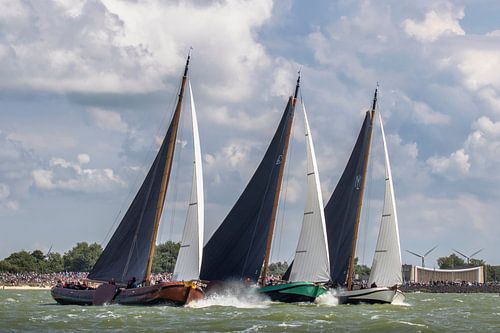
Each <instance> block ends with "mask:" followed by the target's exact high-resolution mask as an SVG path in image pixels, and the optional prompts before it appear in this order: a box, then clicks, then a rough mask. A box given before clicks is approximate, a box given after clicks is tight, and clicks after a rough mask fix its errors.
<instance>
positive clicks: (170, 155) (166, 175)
mask: <svg viewBox="0 0 500 333" xmlns="http://www.w3.org/2000/svg"><path fill="white" fill-rule="evenodd" d="M190 59H191V52H189V54H188V57H187V60H186V67H185V68H184V75H183V76H182V81H181V89H180V91H179V97H178V99H177V105H176V107H175V112H174V116H173V118H172V125H171V126H172V136H171V138H170V142H169V143H168V147H167V157H166V159H167V162H166V163H165V169H164V170H163V177H162V180H161V188H160V196H159V198H158V203H157V204H156V214H155V224H154V226H153V235H152V237H151V244H150V245H149V255H148V264H147V266H146V275H145V277H144V280H145V281H146V285H149V284H150V278H151V269H152V267H153V258H154V254H155V248H156V237H157V236H158V227H159V225H160V218H161V213H162V212H163V204H164V202H165V195H166V193H167V187H168V181H169V179H170V171H171V170H172V162H173V159H174V150H175V141H176V138H177V127H178V126H179V119H180V116H181V109H182V99H183V97H184V88H185V86H186V81H187V73H188V67H189V60H190Z"/></svg>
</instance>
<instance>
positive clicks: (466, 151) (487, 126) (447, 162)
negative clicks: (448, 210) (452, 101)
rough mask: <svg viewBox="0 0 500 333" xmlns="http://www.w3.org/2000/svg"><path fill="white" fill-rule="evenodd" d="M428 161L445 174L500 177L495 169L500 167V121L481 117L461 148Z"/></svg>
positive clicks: (477, 177)
mask: <svg viewBox="0 0 500 333" xmlns="http://www.w3.org/2000/svg"><path fill="white" fill-rule="evenodd" d="M427 164H428V165H429V166H430V167H431V169H432V172H433V173H436V174H440V175H443V176H444V177H446V178H451V179H455V178H456V177H463V176H471V177H474V178H475V179H482V180H485V181H488V182H491V180H492V179H500V177H499V176H497V172H496V171H497V170H498V168H500V122H494V121H492V120H491V119H490V118H488V117H485V116H483V117H480V118H479V119H478V120H476V121H475V122H474V123H473V125H472V132H471V133H470V134H469V135H468V137H467V139H466V140H465V142H464V143H463V147H462V148H460V149H458V150H457V151H455V152H453V153H451V154H450V155H449V156H447V157H443V156H434V157H431V158H429V159H428V160H427Z"/></svg>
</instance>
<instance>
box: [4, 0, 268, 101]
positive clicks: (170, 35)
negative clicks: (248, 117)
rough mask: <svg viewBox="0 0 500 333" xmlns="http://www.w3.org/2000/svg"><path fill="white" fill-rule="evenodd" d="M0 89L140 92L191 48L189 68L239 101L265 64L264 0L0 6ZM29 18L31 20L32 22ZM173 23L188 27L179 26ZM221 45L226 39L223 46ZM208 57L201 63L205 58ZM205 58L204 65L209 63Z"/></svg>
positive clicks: (217, 94) (209, 90) (158, 84)
mask: <svg viewBox="0 0 500 333" xmlns="http://www.w3.org/2000/svg"><path fill="white" fill-rule="evenodd" d="M1 9H2V10H0V12H2V21H3V22H2V23H3V24H2V31H3V33H4V34H5V36H7V37H8V38H6V39H5V40H2V41H0V74H1V75H0V77H2V78H7V77H8V78H9V79H0V87H2V88H9V89H19V90H24V89H26V88H30V89H33V90H41V91H55V92H63V93H65V92H83V93H88V92H91V93H104V92H111V93H123V92H132V93H143V92H151V91H157V90H161V89H163V88H164V82H165V81H164V79H165V76H171V75H175V77H178V75H179V68H181V66H182V64H183V62H184V58H185V56H186V53H187V49H188V47H189V46H193V47H194V48H195V51H194V52H195V53H194V54H193V63H196V64H199V65H197V66H198V67H199V69H200V70H199V71H198V72H197V74H195V75H196V76H205V77H209V78H211V79H210V80H208V81H204V82H203V84H202V87H203V90H204V91H205V93H206V94H208V95H211V96H213V97H214V98H216V99H223V100H233V101H238V100H240V99H241V98H242V97H248V96H250V95H251V93H252V91H253V90H254V89H255V88H256V87H257V86H258V84H257V80H255V78H256V77H257V75H258V74H259V70H263V69H266V68H267V67H268V66H270V64H271V62H270V60H269V59H268V57H267V55H266V53H265V50H264V48H263V46H262V45H261V44H260V43H258V42H257V41H256V35H255V30H256V29H257V28H258V27H260V26H261V25H262V24H263V23H264V22H266V21H267V20H268V19H269V17H270V15H271V10H272V1H271V0H259V1H251V2H248V1H242V0H234V1H227V2H214V3H212V4H211V5H210V6H202V5H199V4H197V3H196V1H193V2H191V1H179V2H163V1H159V0H148V1H139V2H132V1H114V0H103V1H102V2H101V1H71V2H67V1H59V0H57V1H49V2H44V3H43V4H41V3H39V2H37V1H31V2H28V3H26V4H25V3H24V2H22V1H20V0H18V1H16V0H14V1H9V3H8V4H2V8H1ZM33 22H36V24H33ZM178 27H189V29H187V28H183V29H178ZM221 45H225V47H223V48H221ZM203 64H205V65H203ZM208 64H209V65H208Z"/></svg>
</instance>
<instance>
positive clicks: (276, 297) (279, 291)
mask: <svg viewBox="0 0 500 333" xmlns="http://www.w3.org/2000/svg"><path fill="white" fill-rule="evenodd" d="M326 291H327V289H326V288H325V287H324V286H322V285H317V284H314V283H312V282H291V283H284V284H277V285H273V286H266V287H261V288H260V289H259V292H260V293H262V294H265V295H267V296H268V297H269V298H271V300H273V301H277V302H285V303H295V302H314V300H315V299H316V297H318V296H320V295H323V294H324V293H326Z"/></svg>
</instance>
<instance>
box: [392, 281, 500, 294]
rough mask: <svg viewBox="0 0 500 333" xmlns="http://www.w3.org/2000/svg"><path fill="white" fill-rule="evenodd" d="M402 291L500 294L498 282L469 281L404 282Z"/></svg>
mask: <svg viewBox="0 0 500 333" xmlns="http://www.w3.org/2000/svg"><path fill="white" fill-rule="evenodd" d="M401 290H403V291H422V292H431V293H500V282H486V283H479V282H470V281H429V282H427V283H422V282H406V283H404V284H403V285H402V286H401Z"/></svg>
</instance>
